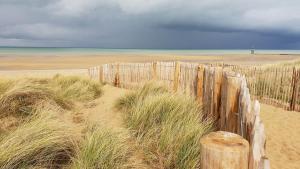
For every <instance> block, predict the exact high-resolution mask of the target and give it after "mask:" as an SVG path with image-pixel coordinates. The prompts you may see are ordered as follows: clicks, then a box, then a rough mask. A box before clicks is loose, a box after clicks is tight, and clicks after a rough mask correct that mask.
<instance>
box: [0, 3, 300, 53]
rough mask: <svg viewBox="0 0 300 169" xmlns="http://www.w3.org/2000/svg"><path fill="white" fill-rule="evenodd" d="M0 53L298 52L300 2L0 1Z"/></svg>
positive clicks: (299, 47) (299, 42) (299, 44)
mask: <svg viewBox="0 0 300 169" xmlns="http://www.w3.org/2000/svg"><path fill="white" fill-rule="evenodd" d="M0 46H29V47H100V48H150V49H151V48H160V49H249V48H257V49H300V1H299V0H0Z"/></svg>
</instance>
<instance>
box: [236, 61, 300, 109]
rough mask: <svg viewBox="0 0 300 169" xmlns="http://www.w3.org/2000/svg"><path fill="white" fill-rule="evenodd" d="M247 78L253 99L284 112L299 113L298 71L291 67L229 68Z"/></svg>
mask: <svg viewBox="0 0 300 169" xmlns="http://www.w3.org/2000/svg"><path fill="white" fill-rule="evenodd" d="M230 69H231V70H233V71H235V72H239V73H241V74H244V75H245V76H246V77H247V83H248V87H249V89H250V93H251V95H252V96H253V97H255V98H256V99H258V100H260V101H261V102H263V103H266V104H270V105H274V106H276V107H281V108H284V109H286V110H291V111H300V93H299V92H300V90H299V88H300V82H299V79H300V69H299V68H298V67H292V66H265V67H264V66H230Z"/></svg>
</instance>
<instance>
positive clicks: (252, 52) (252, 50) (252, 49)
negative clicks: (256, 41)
mask: <svg viewBox="0 0 300 169" xmlns="http://www.w3.org/2000/svg"><path fill="white" fill-rule="evenodd" d="M251 54H252V55H254V54H255V50H254V45H252V48H251Z"/></svg>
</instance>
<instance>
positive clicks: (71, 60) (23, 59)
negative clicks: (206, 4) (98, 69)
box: [0, 53, 300, 70]
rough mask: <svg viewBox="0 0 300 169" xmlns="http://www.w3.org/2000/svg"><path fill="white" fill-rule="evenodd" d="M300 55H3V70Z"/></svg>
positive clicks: (258, 60)
mask: <svg viewBox="0 0 300 169" xmlns="http://www.w3.org/2000/svg"><path fill="white" fill-rule="evenodd" d="M299 59H300V55H266V54H265V55H250V54H227V55H222V56H221V55H210V56H197V55H185V56H184V55H175V54H157V53H155V54H151V53H147V54H146V53H144V54H143V53H141V54H136V53H135V54H127V53H126V54H122V53H120V54H105V53H103V54H97V55H88V54H86V55H84V54H67V55H63V54H57V55H56V54H51V55H49V54H48V55H47V54H39V55H37V54H35V55H25V54H24V55H20V54H18V55H17V54H3V53H2V54H1V53H0V70H24V69H27V70H28V69H83V68H88V67H91V66H95V65H100V64H104V63H113V62H151V61H174V60H180V61H187V62H199V63H213V62H224V63H228V64H243V65H253V64H268V63H281V62H284V61H293V60H299Z"/></svg>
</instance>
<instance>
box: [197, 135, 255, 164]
mask: <svg viewBox="0 0 300 169" xmlns="http://www.w3.org/2000/svg"><path fill="white" fill-rule="evenodd" d="M200 144H201V161H200V164H201V169H248V156H249V143H248V141H247V140H245V139H244V138H243V137H241V136H239V135H237V134H234V133H230V132H224V131H218V132H212V133H210V134H208V135H206V136H204V137H203V138H202V139H201V140H200Z"/></svg>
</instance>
